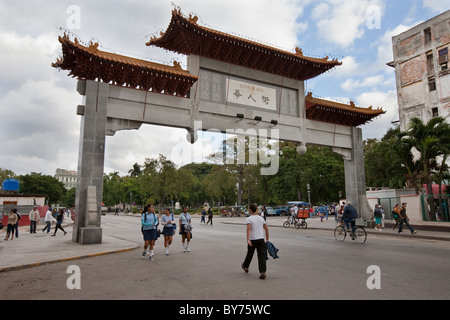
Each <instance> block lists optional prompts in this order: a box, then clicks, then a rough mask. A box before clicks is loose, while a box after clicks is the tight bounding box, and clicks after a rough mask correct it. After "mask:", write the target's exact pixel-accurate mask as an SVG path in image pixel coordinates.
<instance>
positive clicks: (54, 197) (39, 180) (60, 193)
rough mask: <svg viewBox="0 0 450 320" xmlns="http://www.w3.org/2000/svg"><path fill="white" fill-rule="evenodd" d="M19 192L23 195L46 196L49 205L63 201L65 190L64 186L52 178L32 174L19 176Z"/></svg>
mask: <svg viewBox="0 0 450 320" xmlns="http://www.w3.org/2000/svg"><path fill="white" fill-rule="evenodd" d="M19 181H20V191H21V193H23V194H41V195H44V194H45V195H47V196H48V202H49V203H58V202H60V201H62V200H64V196H65V194H66V188H65V187H64V184H63V183H62V182H60V181H58V179H56V178H54V177H52V176H44V175H42V174H41V173H36V172H32V173H30V174H27V175H21V176H19Z"/></svg>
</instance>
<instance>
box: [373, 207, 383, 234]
mask: <svg viewBox="0 0 450 320" xmlns="http://www.w3.org/2000/svg"><path fill="white" fill-rule="evenodd" d="M373 216H374V218H375V228H374V229H375V230H378V231H381V219H382V218H383V209H381V207H380V205H379V204H376V205H375V209H374V210H373Z"/></svg>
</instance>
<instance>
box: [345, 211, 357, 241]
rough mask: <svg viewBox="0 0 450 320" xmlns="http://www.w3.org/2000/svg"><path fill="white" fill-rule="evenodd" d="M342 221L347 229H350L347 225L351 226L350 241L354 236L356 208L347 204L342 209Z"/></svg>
mask: <svg viewBox="0 0 450 320" xmlns="http://www.w3.org/2000/svg"><path fill="white" fill-rule="evenodd" d="M342 218H343V219H344V224H345V226H346V227H347V229H350V227H349V223H350V224H351V229H352V232H351V236H352V239H353V238H354V235H355V229H356V227H355V219H356V218H358V211H356V208H355V207H354V206H353V205H352V203H351V202H347V205H346V206H345V208H344V215H343V216H342Z"/></svg>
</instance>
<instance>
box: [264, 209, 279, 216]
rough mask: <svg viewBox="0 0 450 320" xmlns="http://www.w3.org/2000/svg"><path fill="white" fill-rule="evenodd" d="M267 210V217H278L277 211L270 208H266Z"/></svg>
mask: <svg viewBox="0 0 450 320" xmlns="http://www.w3.org/2000/svg"><path fill="white" fill-rule="evenodd" d="M266 209H267V215H268V216H279V215H280V214H278V213H277V210H275V209H274V208H272V207H266Z"/></svg>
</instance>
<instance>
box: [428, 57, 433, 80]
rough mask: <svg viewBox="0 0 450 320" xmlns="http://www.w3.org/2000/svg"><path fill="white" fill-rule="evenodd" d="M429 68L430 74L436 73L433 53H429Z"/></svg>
mask: <svg viewBox="0 0 450 320" xmlns="http://www.w3.org/2000/svg"><path fill="white" fill-rule="evenodd" d="M427 70H428V76H432V75H434V62H433V53H429V54H427Z"/></svg>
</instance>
